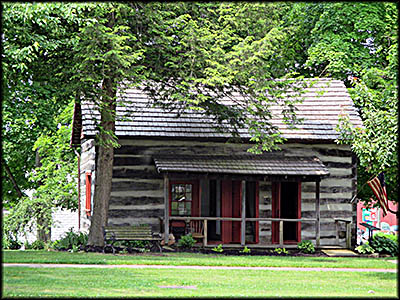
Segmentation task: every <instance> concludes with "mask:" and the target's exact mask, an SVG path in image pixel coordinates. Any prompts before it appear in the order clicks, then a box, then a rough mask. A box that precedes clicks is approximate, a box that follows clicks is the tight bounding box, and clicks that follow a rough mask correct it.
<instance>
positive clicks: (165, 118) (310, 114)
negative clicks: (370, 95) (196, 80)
mask: <svg viewBox="0 0 400 300" xmlns="http://www.w3.org/2000/svg"><path fill="white" fill-rule="evenodd" d="M316 80H317V82H316V83H315V84H314V85H313V86H312V87H311V88H308V89H307V90H306V91H305V93H303V94H302V95H301V97H302V98H303V101H302V103H298V104H296V108H297V112H296V114H297V116H298V117H299V118H302V119H303V122H302V124H300V125H296V127H297V129H290V128H288V126H287V125H286V124H284V123H283V121H282V112H281V107H279V106H272V107H271V111H272V114H273V119H272V124H273V125H276V126H277V127H278V128H279V130H280V132H281V133H282V136H283V137H285V138H287V139H288V140H290V139H292V140H297V139H301V140H302V139H305V140H325V141H333V140H335V139H336V138H337V137H338V133H337V132H336V130H335V128H336V125H337V124H338V119H339V115H340V114H342V113H343V112H346V113H347V114H349V117H350V121H351V123H352V124H353V125H354V126H362V122H361V119H360V117H359V115H358V113H357V111H356V110H355V107H354V105H353V102H352V100H351V98H350V96H349V94H348V92H347V89H346V87H345V85H344V84H343V82H341V81H339V80H332V79H328V78H322V79H316ZM236 97H241V96H240V95H239V94H237V95H236ZM123 101H124V104H123V105H118V106H117V121H116V135H117V137H146V138H148V137H168V138H172V137H175V138H179V137H181V138H227V137H229V136H230V135H229V134H228V133H221V132H218V131H217V130H216V129H215V125H213V124H215V123H214V121H213V120H212V119H211V117H207V116H205V115H204V114H202V113H201V112H199V111H192V110H191V111H186V112H184V113H183V114H181V115H180V116H179V117H177V114H176V113H175V112H173V111H172V112H168V111H165V110H164V109H162V108H160V107H153V106H150V105H149V103H150V99H149V97H148V96H147V94H146V93H144V92H143V91H142V90H140V89H137V88H133V89H128V90H126V93H125V95H124V100H123ZM81 109H82V133H83V135H84V136H85V137H92V136H94V135H95V133H96V127H95V122H96V120H99V119H100V115H99V113H98V111H97V110H96V109H94V107H93V105H90V104H88V103H83V104H82V106H81ZM74 130H75V128H74ZM239 133H240V136H241V137H242V138H245V139H247V138H250V135H249V133H248V131H247V129H240V130H239Z"/></svg>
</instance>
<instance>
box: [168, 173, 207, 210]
mask: <svg viewBox="0 0 400 300" xmlns="http://www.w3.org/2000/svg"><path fill="white" fill-rule="evenodd" d="M177 184H191V185H192V200H191V201H185V202H191V209H190V210H191V214H190V215H172V185H177ZM168 198H169V201H168V202H169V209H168V210H169V216H172V217H198V216H200V202H199V183H198V181H197V180H170V182H169V195H168Z"/></svg>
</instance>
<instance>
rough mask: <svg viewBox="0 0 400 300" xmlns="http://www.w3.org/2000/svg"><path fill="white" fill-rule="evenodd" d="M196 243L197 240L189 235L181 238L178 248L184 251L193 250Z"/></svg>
mask: <svg viewBox="0 0 400 300" xmlns="http://www.w3.org/2000/svg"><path fill="white" fill-rule="evenodd" d="M195 243H196V240H195V239H194V238H193V237H192V235H191V234H190V233H189V234H188V235H184V236H182V237H181V238H180V240H179V241H178V247H179V248H184V249H192V248H193V246H194V244H195Z"/></svg>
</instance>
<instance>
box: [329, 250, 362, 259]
mask: <svg viewBox="0 0 400 300" xmlns="http://www.w3.org/2000/svg"><path fill="white" fill-rule="evenodd" d="M321 252H323V253H325V254H326V255H328V256H333V257H335V256H358V254H357V253H355V252H353V251H351V250H349V249H325V250H321Z"/></svg>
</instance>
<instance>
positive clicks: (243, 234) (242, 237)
mask: <svg viewBox="0 0 400 300" xmlns="http://www.w3.org/2000/svg"><path fill="white" fill-rule="evenodd" d="M241 218H242V224H241V225H242V226H241V230H240V244H241V245H242V246H244V245H245V244H246V181H245V180H242V213H241Z"/></svg>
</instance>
